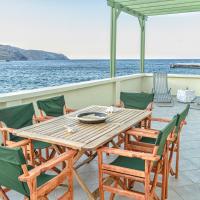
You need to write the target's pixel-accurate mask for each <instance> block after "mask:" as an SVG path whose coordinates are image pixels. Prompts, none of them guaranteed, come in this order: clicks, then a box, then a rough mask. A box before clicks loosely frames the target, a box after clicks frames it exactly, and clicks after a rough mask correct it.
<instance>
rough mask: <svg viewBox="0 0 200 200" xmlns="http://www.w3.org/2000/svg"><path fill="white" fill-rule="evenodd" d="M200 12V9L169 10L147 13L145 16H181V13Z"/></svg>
mask: <svg viewBox="0 0 200 200" xmlns="http://www.w3.org/2000/svg"><path fill="white" fill-rule="evenodd" d="M198 11H200V7H194V8H190V9H188V8H185V9H183V8H182V9H180V10H179V9H171V10H170V11H168V10H157V11H151V12H149V11H146V12H144V13H145V15H148V16H156V15H169V14H179V13H190V12H198Z"/></svg>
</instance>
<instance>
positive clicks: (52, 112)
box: [37, 95, 65, 117]
mask: <svg viewBox="0 0 200 200" xmlns="http://www.w3.org/2000/svg"><path fill="white" fill-rule="evenodd" d="M37 105H38V108H39V109H40V110H43V111H44V112H45V113H46V115H48V116H53V117H58V116H61V115H63V114H64V113H63V107H64V105H65V99H64V96H63V95H62V96H57V97H53V98H48V99H44V100H39V101H37Z"/></svg>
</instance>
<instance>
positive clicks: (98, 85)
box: [0, 74, 200, 110]
mask: <svg viewBox="0 0 200 200" xmlns="http://www.w3.org/2000/svg"><path fill="white" fill-rule="evenodd" d="M168 81H169V87H170V88H171V89H172V94H173V95H175V94H176V92H177V90H178V89H180V88H181V89H185V88H189V89H193V90H195V91H196V94H197V95H200V75H174V74H172V75H169V76H168ZM152 82H153V80H152V74H134V75H129V76H122V77H116V78H109V79H103V80H95V81H87V82H82V83H75V84H67V85H61V86H55V87H48V88H41V89H34V90H26V91H20V92H14V93H7V94H1V95H0V108H3V107H8V106H13V105H20V104H24V103H30V102H33V103H34V105H35V108H36V110H37V107H36V101H37V100H38V99H45V98H48V97H53V96H57V95H61V94H63V95H65V100H66V103H67V105H68V106H70V107H72V108H76V109H78V108H81V107H85V106H88V105H91V104H98V105H113V104H115V103H117V102H119V98H120V91H129V92H141V91H144V92H151V91H152Z"/></svg>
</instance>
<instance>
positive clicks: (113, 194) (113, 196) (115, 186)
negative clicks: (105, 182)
mask: <svg viewBox="0 0 200 200" xmlns="http://www.w3.org/2000/svg"><path fill="white" fill-rule="evenodd" d="M118 182H119V180H118V179H116V180H115V182H114V188H117V186H118ZM114 198H115V193H111V194H110V198H109V200H113V199H114Z"/></svg>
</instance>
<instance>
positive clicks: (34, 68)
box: [0, 59, 200, 93]
mask: <svg viewBox="0 0 200 200" xmlns="http://www.w3.org/2000/svg"><path fill="white" fill-rule="evenodd" d="M180 62H184V63H186V62H187V63H191V62H192V63H200V59H199V60H197V59H195V60H163V59H162V60H146V62H145V72H154V71H165V72H168V73H177V74H200V69H170V64H173V63H180ZM138 72H139V60H118V62H117V76H122V75H128V74H133V73H138ZM108 77H109V61H108V60H69V61H17V62H0V93H7V92H14V91H19V90H27V89H35V88H41V87H47V86H56V85H62V84H68V83H76V82H82V81H88V80H95V79H103V78H108Z"/></svg>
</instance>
